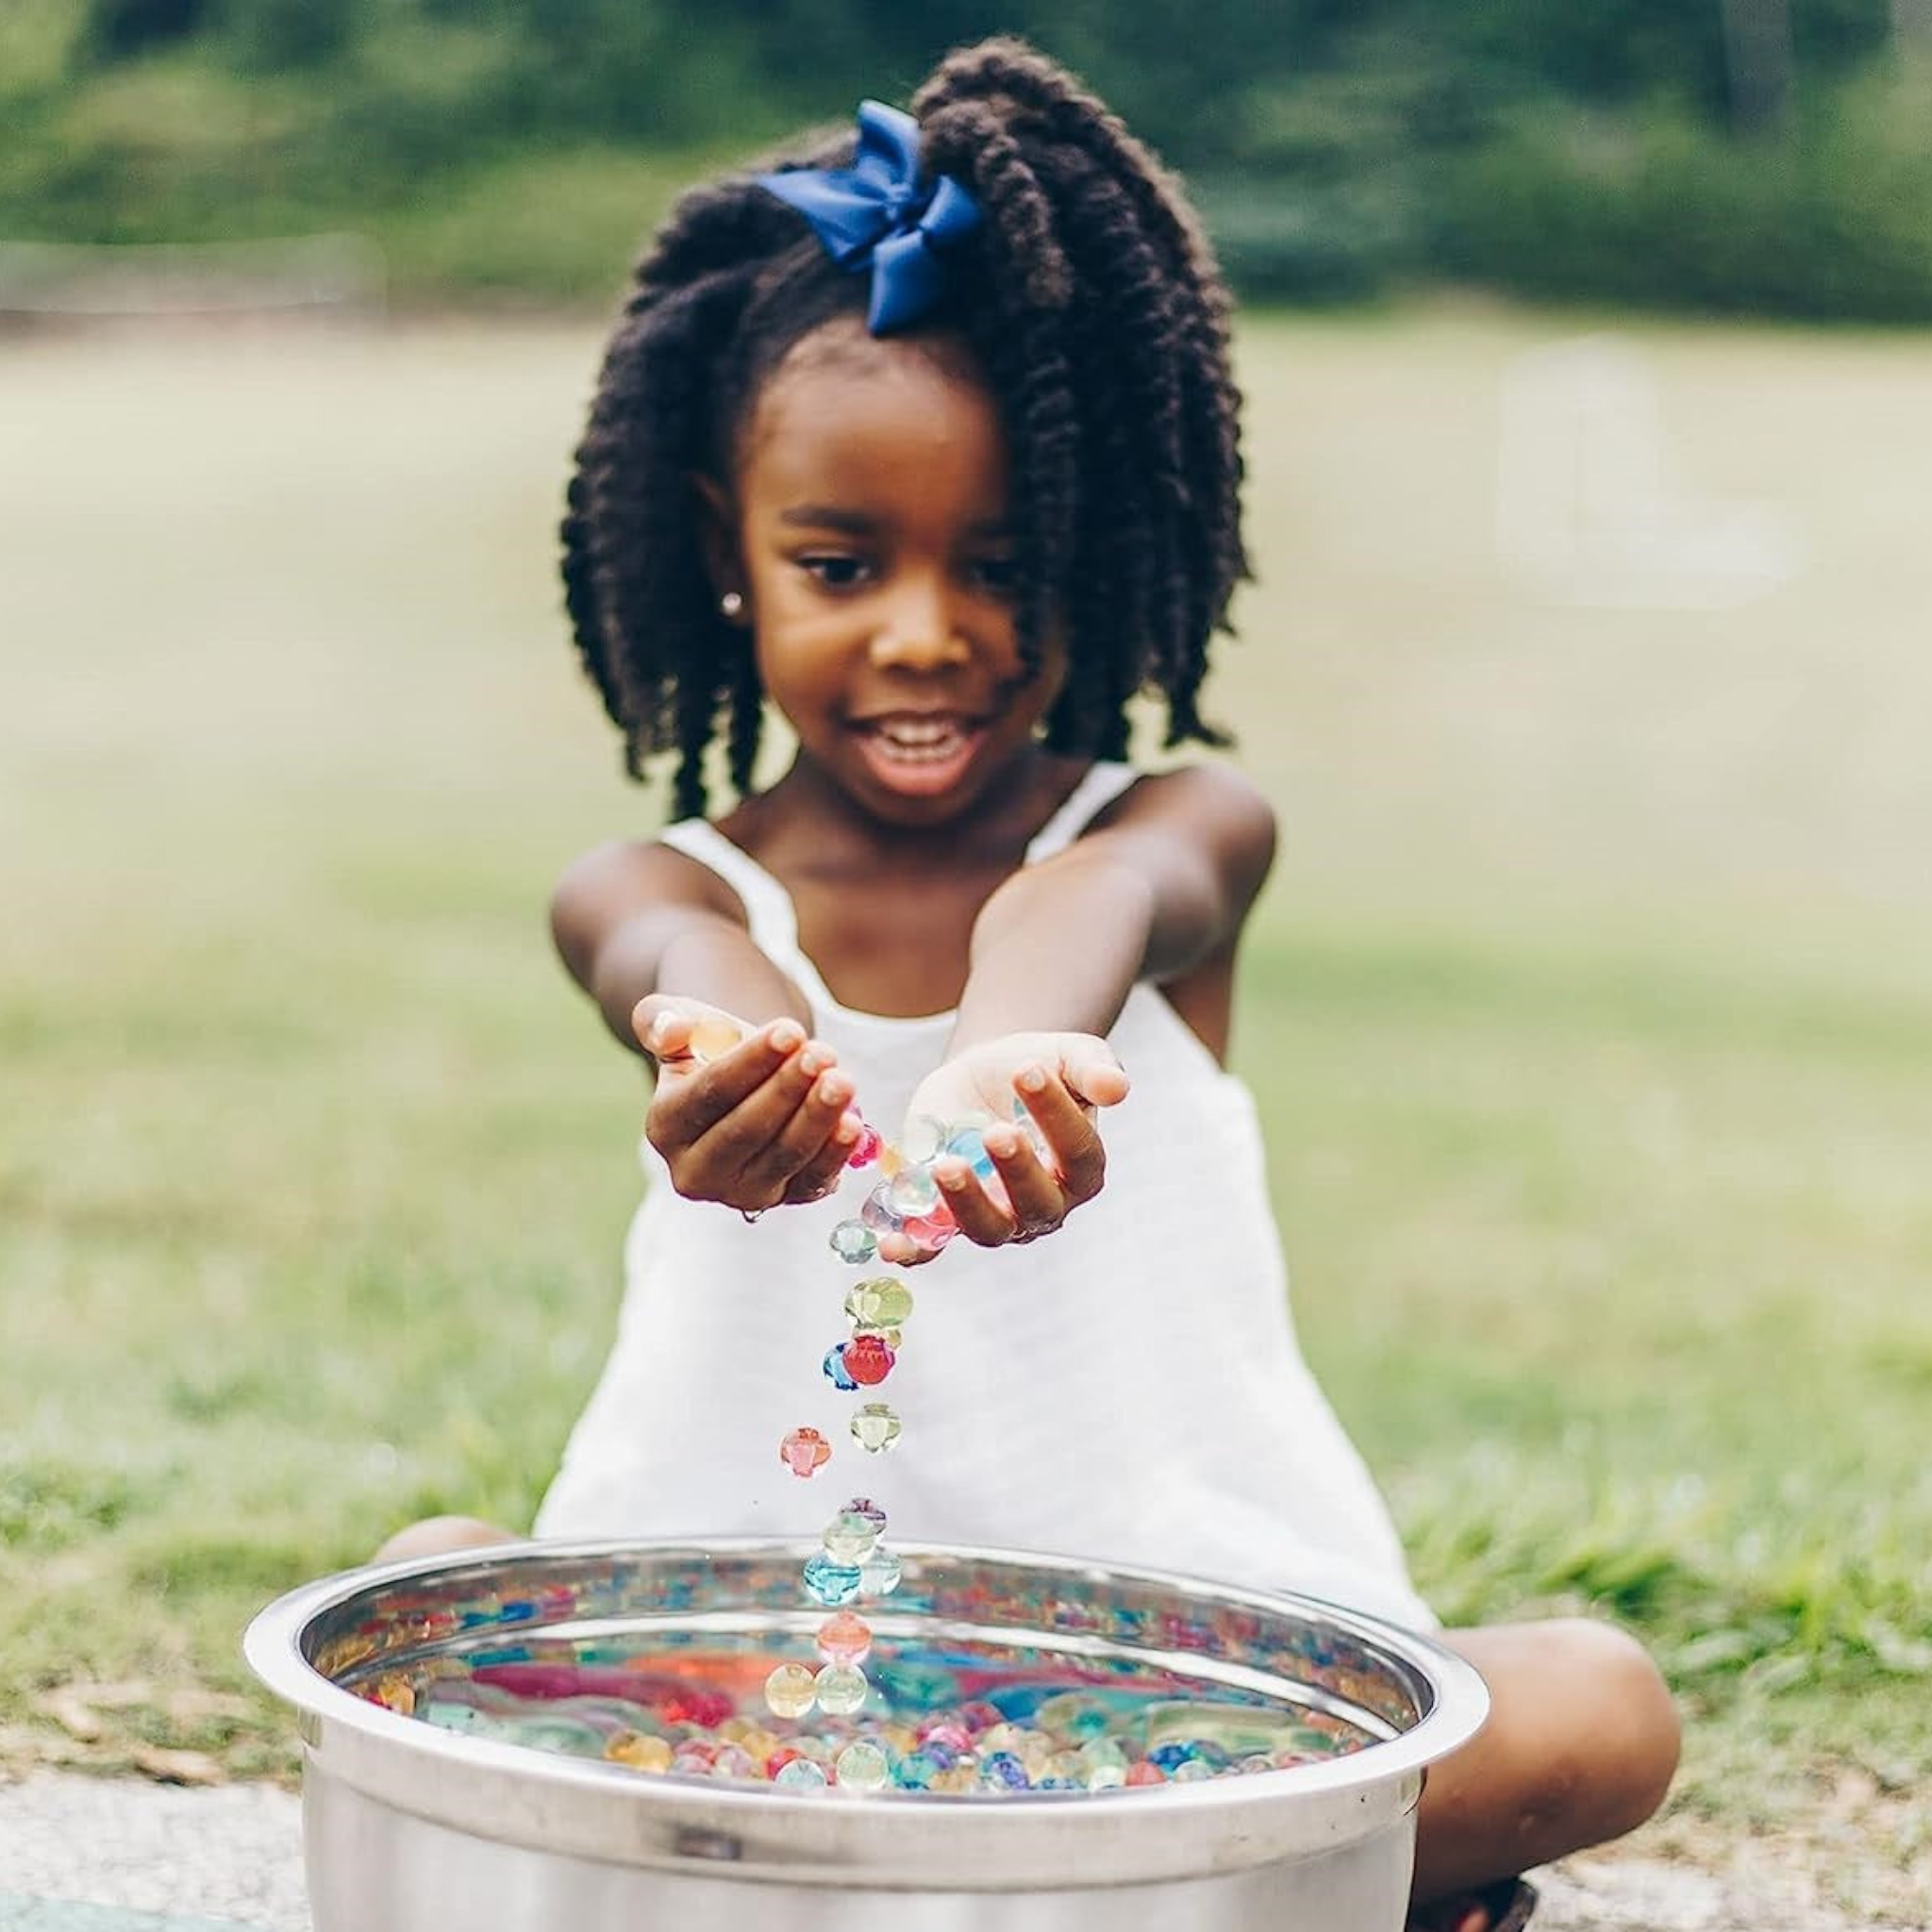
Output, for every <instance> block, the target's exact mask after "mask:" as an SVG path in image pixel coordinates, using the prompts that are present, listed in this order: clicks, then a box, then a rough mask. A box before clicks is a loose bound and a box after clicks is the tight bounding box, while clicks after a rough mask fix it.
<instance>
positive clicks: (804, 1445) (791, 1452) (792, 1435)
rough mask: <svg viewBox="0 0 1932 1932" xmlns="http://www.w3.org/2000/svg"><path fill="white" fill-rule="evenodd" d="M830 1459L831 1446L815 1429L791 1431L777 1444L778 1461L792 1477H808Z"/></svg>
mask: <svg viewBox="0 0 1932 1932" xmlns="http://www.w3.org/2000/svg"><path fill="white" fill-rule="evenodd" d="M831 1459H832V1445H831V1444H830V1443H829V1442H828V1441H825V1439H824V1437H823V1436H822V1435H820V1434H819V1432H818V1431H817V1430H816V1429H808V1428H796V1429H792V1430H791V1431H790V1432H789V1433H788V1434H787V1435H786V1436H785V1438H784V1439H783V1441H780V1442H779V1444H778V1460H779V1461H780V1462H782V1463H783V1464H784V1465H785V1466H786V1468H787V1469H789V1470H790V1471H791V1474H793V1475H810V1474H812V1473H813V1472H814V1471H815V1470H819V1469H823V1468H824V1465H825V1464H826V1463H828V1462H829V1461H831Z"/></svg>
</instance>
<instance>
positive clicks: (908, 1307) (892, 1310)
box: [845, 1274, 912, 1328]
mask: <svg viewBox="0 0 1932 1932" xmlns="http://www.w3.org/2000/svg"><path fill="white" fill-rule="evenodd" d="M845 1312H846V1314H847V1315H849V1316H850V1317H851V1318H852V1321H853V1323H854V1324H855V1325H856V1326H858V1327H860V1328H897V1327H898V1326H900V1324H902V1323H904V1322H905V1320H906V1318H907V1316H908V1315H909V1314H911V1312H912V1291H911V1290H910V1289H909V1288H908V1287H907V1286H906V1284H905V1283H904V1282H903V1281H901V1280H900V1279H899V1278H898V1277H897V1276H896V1275H892V1274H875V1275H874V1276H873V1278H872V1279H871V1280H870V1281H861V1282H858V1283H857V1284H855V1285H854V1286H853V1287H851V1288H849V1289H847V1290H846V1291H845Z"/></svg>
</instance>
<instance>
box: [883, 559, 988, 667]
mask: <svg viewBox="0 0 1932 1932" xmlns="http://www.w3.org/2000/svg"><path fill="white" fill-rule="evenodd" d="M971 655H972V646H971V644H970V643H969V642H968V641H967V640H966V637H965V634H964V633H963V632H962V631H961V630H960V629H959V627H958V624H957V623H956V622H955V619H954V615H953V603H952V599H951V597H950V596H949V595H948V594H947V589H946V582H945V579H944V577H943V576H942V575H936V574H928V573H926V572H924V571H921V572H908V573H907V574H905V575H903V576H901V578H900V579H899V581H898V582H896V583H895V584H893V585H892V587H891V594H890V596H889V597H888V598H887V600H886V604H885V608H883V609H882V610H881V611H880V613H879V622H878V627H877V628H876V629H875V630H874V633H873V639H872V661H873V663H874V666H876V667H878V668H880V669H886V668H892V669H898V670H904V671H937V670H939V669H941V667H943V666H945V665H948V664H962V663H964V662H965V661H966V659H967V658H969V657H970V656H971Z"/></svg>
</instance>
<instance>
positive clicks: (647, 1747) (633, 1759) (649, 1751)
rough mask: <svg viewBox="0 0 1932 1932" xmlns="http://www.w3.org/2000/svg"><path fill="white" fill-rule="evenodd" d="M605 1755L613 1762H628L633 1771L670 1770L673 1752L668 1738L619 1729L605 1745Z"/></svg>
mask: <svg viewBox="0 0 1932 1932" xmlns="http://www.w3.org/2000/svg"><path fill="white" fill-rule="evenodd" d="M604 1755H605V1757H608V1758H609V1759H610V1761H611V1762H612V1763H613V1764H627V1765H629V1766H630V1768H631V1769H632V1770H633V1771H669V1770H670V1769H671V1758H672V1755H673V1754H672V1749H671V1744H670V1741H669V1740H667V1739H664V1738H647V1737H645V1736H643V1735H642V1734H641V1732H638V1731H619V1732H618V1733H617V1735H616V1736H615V1737H613V1738H611V1739H610V1740H609V1741H608V1743H606V1745H605V1746H604Z"/></svg>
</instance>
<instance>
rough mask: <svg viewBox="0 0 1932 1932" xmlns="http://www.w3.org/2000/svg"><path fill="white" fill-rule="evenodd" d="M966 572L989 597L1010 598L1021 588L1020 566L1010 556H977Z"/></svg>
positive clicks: (975, 584)
mask: <svg viewBox="0 0 1932 1932" xmlns="http://www.w3.org/2000/svg"><path fill="white" fill-rule="evenodd" d="M966 574H967V575H968V576H969V577H970V578H971V579H972V582H973V585H974V589H975V590H978V591H983V592H984V593H985V594H986V595H987V596H989V597H999V598H1010V597H1011V596H1012V595H1013V594H1014V592H1015V591H1017V590H1018V589H1019V584H1020V567H1019V565H1018V564H1017V563H1016V562H1015V561H1014V560H1013V558H1010V557H975V558H974V559H973V561H972V562H971V563H969V564H968V565H967V567H966Z"/></svg>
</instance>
